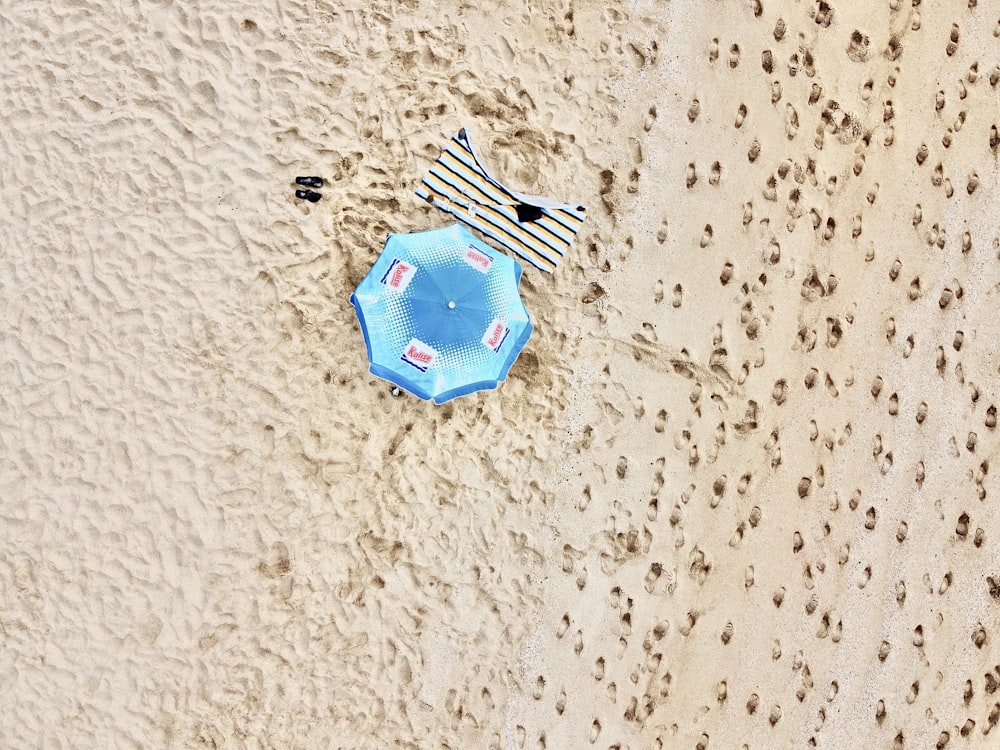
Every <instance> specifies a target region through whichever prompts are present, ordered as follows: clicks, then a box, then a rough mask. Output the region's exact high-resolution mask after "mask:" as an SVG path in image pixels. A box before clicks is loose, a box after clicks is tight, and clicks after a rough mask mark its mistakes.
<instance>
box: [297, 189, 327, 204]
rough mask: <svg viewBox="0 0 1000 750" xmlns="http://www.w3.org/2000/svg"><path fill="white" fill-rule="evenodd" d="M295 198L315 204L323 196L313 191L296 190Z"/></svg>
mask: <svg viewBox="0 0 1000 750" xmlns="http://www.w3.org/2000/svg"><path fill="white" fill-rule="evenodd" d="M295 197H296V198H300V199H302V200H306V201H309V202H310V203H315V202H316V201H318V200H319V199H320V198H322V197H323V196H322V195H320V194H319V193H316V192H313V191H312V190H296V191H295Z"/></svg>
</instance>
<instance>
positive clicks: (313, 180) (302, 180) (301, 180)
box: [295, 177, 323, 188]
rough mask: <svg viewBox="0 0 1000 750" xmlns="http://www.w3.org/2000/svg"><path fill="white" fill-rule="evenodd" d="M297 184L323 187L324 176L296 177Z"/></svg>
mask: <svg viewBox="0 0 1000 750" xmlns="http://www.w3.org/2000/svg"><path fill="white" fill-rule="evenodd" d="M295 184H296V185H302V186H304V187H311V188H321V187H323V178H322V177H296V178H295Z"/></svg>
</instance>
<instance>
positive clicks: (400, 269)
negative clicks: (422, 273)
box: [380, 258, 417, 292]
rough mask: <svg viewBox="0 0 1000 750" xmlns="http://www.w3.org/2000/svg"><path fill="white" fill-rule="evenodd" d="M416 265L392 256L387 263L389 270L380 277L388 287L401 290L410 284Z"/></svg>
mask: <svg viewBox="0 0 1000 750" xmlns="http://www.w3.org/2000/svg"><path fill="white" fill-rule="evenodd" d="M416 272H417V267H416V266H415V265H413V264H412V263H407V262H406V261H402V260H400V259H399V258H393V259H392V263H390V264H389V270H388V271H386V272H385V274H384V275H383V276H382V278H381V279H380V280H381V282H382V283H383V284H385V285H386V286H387V287H389V288H390V289H395V290H396V291H397V292H401V291H403V290H404V289H406V287H408V286H409V285H410V282H411V281H412V280H413V276H414V274H415V273H416Z"/></svg>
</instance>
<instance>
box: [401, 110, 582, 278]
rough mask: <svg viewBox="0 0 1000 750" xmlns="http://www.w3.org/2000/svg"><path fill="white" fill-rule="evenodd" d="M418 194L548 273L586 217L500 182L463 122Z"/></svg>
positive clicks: (578, 208)
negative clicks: (483, 159) (481, 157)
mask: <svg viewBox="0 0 1000 750" xmlns="http://www.w3.org/2000/svg"><path fill="white" fill-rule="evenodd" d="M417 195H419V196H420V197H421V198H423V199H424V200H426V201H427V202H428V203H432V204H434V205H435V206H437V207H438V208H440V209H441V210H442V211H446V212H448V213H449V214H451V215H452V216H454V217H455V218H456V219H458V220H459V221H461V222H462V223H464V224H467V225H468V226H470V227H472V228H473V229H476V230H478V231H480V232H482V233H483V234H484V235H486V236H487V237H489V238H490V239H493V240H495V241H496V242H498V243H499V244H500V245H502V246H503V247H505V248H507V249H508V250H511V251H512V252H514V253H516V254H517V255H519V256H521V257H522V258H524V259H525V260H526V261H528V262H529V263H531V264H532V265H534V266H537V267H538V268H540V269H542V270H543V271H547V272H548V273H552V271H554V270H555V268H556V266H557V265H558V263H559V261H560V260H561V259H562V257H563V256H564V255H565V254H566V251H567V250H568V249H569V246H570V245H571V244H572V242H573V237H575V236H576V233H577V232H578V231H580V227H581V226H582V225H583V222H584V220H585V219H586V218H587V209H586V208H584V207H583V206H577V205H569V204H565V203H558V202H556V201H553V200H551V199H549V198H543V197H541V196H537V195H525V194H523V193H518V192H516V191H514V190H511V189H510V188H508V187H506V186H505V185H503V184H502V183H501V182H500V181H499V180H497V179H496V178H495V177H493V176H492V175H491V174H490V173H489V171H488V170H487V169H486V167H485V166H483V162H482V159H480V158H479V155H478V154H477V153H476V150H475V149H474V148H473V146H472V141H471V140H470V139H469V135H468V133H467V132H466V130H465V128H462V129H461V130H459V131H458V133H456V134H455V136H454V137H453V138H452V139H451V140H450V141H449V142H448V146H447V147H446V148H445V150H444V151H443V152H442V153H441V156H439V157H438V159H437V161H435V162H434V164H433V166H431V169H430V172H428V173H427V176H426V177H424V179H423V181H422V182H421V183H420V187H418V188H417Z"/></svg>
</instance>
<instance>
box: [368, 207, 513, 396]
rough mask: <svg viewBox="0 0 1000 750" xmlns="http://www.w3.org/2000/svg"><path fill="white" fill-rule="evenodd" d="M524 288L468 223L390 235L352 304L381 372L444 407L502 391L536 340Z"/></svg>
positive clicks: (371, 358) (505, 260)
mask: <svg viewBox="0 0 1000 750" xmlns="http://www.w3.org/2000/svg"><path fill="white" fill-rule="evenodd" d="M520 281H521V266H520V265H519V264H518V263H517V261H515V260H513V259H512V258H510V257H508V256H506V255H504V254H502V253H500V252H497V251H496V250H494V249H493V248H491V247H489V246H488V245H486V244H485V243H483V242H480V241H479V240H477V239H476V238H475V237H474V236H473V235H472V233H471V232H469V230H467V229H466V228H465V227H463V226H461V225H459V224H453V225H452V226H450V227H445V228H444V229H435V230H432V231H429V232H414V233H412V234H393V235H390V236H389V239H388V240H386V243H385V249H384V250H383V252H382V255H381V256H379V259H378V260H377V261H376V262H375V265H374V266H372V269H371V270H370V271H369V272H368V275H367V276H365V278H364V279H362V281H361V283H360V284H358V288H357V289H356V290H355V291H354V294H352V295H351V304H353V305H354V308H355V310H356V311H357V314H358V321H359V322H360V323H361V331H362V332H363V333H364V336H365V346H366V347H367V349H368V360H369V362H370V363H371V366H370V368H369V369H370V371H371V373H372V374H373V375H377V376H378V377H380V378H383V379H384V380H388V381H389V382H391V383H395V384H396V385H398V386H399V387H401V388H404V389H406V390H407V391H409V392H410V393H412V394H413V395H415V396H418V397H420V398H422V399H433V400H434V402H435V403H437V404H441V403H444V402H445V401H449V400H451V399H453V398H456V397H458V396H464V395H465V394H468V393H473V392H475V391H481V390H486V389H490V388H496V387H497V385H498V384H499V383H500V382H501V381H503V380H504V379H505V378H506V377H507V372H508V371H509V370H510V367H511V365H512V364H514V360H515V359H517V355H518V354H520V352H521V350H522V349H523V348H524V345H525V344H526V343H527V342H528V338H529V337H530V336H531V331H532V326H531V321H530V319H529V318H528V311H527V310H526V309H525V307H524V303H523V302H522V301H521V295H520V292H518V284H519V283H520Z"/></svg>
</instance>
